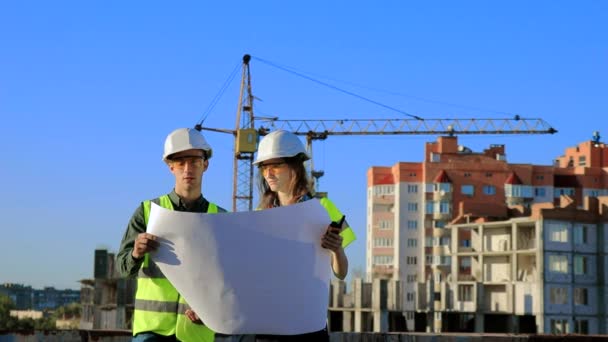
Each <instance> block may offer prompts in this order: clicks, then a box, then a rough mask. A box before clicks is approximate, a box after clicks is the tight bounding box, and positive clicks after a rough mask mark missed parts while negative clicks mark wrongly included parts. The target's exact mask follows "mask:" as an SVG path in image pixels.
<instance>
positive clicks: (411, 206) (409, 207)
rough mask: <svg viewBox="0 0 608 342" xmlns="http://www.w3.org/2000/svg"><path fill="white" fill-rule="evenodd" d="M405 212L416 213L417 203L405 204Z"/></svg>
mask: <svg viewBox="0 0 608 342" xmlns="http://www.w3.org/2000/svg"><path fill="white" fill-rule="evenodd" d="M407 211H410V212H416V211H418V203H416V202H410V203H408V204H407Z"/></svg>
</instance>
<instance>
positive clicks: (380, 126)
mask: <svg viewBox="0 0 608 342" xmlns="http://www.w3.org/2000/svg"><path fill="white" fill-rule="evenodd" d="M250 60H251V56H250V55H244V56H243V67H242V76H241V85H240V94H239V106H238V108H237V113H236V127H235V129H234V130H230V129H219V128H211V127H203V126H202V123H199V124H197V125H196V126H195V128H196V129H197V130H199V131H200V130H207V131H214V132H222V133H230V134H232V135H234V138H235V140H234V162H233V191H232V210H233V211H243V210H251V209H252V208H253V169H254V168H253V156H254V154H255V152H256V151H257V142H258V137H259V136H261V135H266V134H268V133H269V132H271V131H273V130H278V129H284V130H287V131H291V132H293V133H294V134H296V135H300V136H305V137H306V148H307V151H308V152H309V154H310V156H311V159H310V160H309V165H308V167H309V170H310V172H311V176H312V178H313V179H314V180H316V181H317V182H318V179H319V177H321V176H323V174H324V172H323V171H320V170H314V165H313V162H312V160H313V159H312V141H313V140H325V139H327V137H329V136H330V135H337V136H340V135H342V136H344V135H403V134H409V135H449V136H453V135H463V134H554V133H556V132H557V130H555V129H554V128H553V127H551V126H550V125H549V124H548V123H547V122H545V121H544V120H543V119H539V118H533V119H530V118H521V117H519V116H518V115H516V116H514V117H513V118H508V119H479V118H468V119H454V118H449V119H422V118H419V117H414V118H410V119H405V118H398V119H344V120H280V119H279V118H276V117H275V118H265V117H255V116H254V110H253V100H254V97H253V94H252V92H251V72H250V69H249V62H250ZM255 119H258V120H259V121H260V122H261V123H263V125H260V126H259V127H257V128H256V125H255V121H254V120H255ZM264 124H265V125H264Z"/></svg>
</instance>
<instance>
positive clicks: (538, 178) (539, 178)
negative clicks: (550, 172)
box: [536, 175, 545, 180]
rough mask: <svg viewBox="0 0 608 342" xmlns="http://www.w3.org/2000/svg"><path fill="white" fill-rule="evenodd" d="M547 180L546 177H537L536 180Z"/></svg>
mask: <svg viewBox="0 0 608 342" xmlns="http://www.w3.org/2000/svg"><path fill="white" fill-rule="evenodd" d="M543 179H545V176H543V175H536V180H543Z"/></svg>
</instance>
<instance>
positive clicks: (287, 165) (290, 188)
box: [216, 130, 355, 342]
mask: <svg viewBox="0 0 608 342" xmlns="http://www.w3.org/2000/svg"><path fill="white" fill-rule="evenodd" d="M308 159H310V157H309V156H308V154H307V153H306V150H305V148H304V145H303V144H302V142H301V141H300V139H299V138H298V137H297V136H296V135H295V134H293V133H291V132H287V131H284V130H278V131H274V132H272V133H270V134H268V135H266V136H265V137H264V138H263V139H262V140H261V141H260V145H259V149H258V154H257V158H256V160H255V162H254V164H255V165H257V166H258V169H259V188H260V204H259V206H258V209H261V210H264V209H269V208H274V207H279V206H286V205H290V204H295V203H300V202H304V201H307V200H310V199H312V198H313V196H312V194H311V189H310V184H309V182H308V179H307V177H306V169H305V167H304V161H306V160H308ZM320 203H321V205H323V206H324V207H325V209H326V210H327V212H328V214H329V216H330V218H331V220H332V221H333V222H332V223H331V224H330V225H329V226H328V229H327V232H326V233H325V234H324V235H323V236H322V238H321V246H322V247H323V248H326V249H328V250H329V251H330V252H331V268H332V270H333V273H334V275H335V276H336V277H338V278H340V279H344V278H345V277H346V274H347V273H348V259H347V257H346V254H345V253H344V247H346V246H347V245H348V244H350V243H351V242H352V241H354V240H355V235H354V233H353V231H352V230H351V229H350V227H349V226H348V223H346V222H345V220H344V215H342V213H341V212H340V211H339V210H338V209H337V208H336V206H335V205H334V204H333V203H332V202H331V201H330V200H329V199H327V198H322V199H321V200H320ZM237 340H238V341H264V342H270V341H281V342H282V341H329V334H328V332H327V328H325V329H323V330H320V331H315V332H310V333H307V334H302V335H245V336H243V335H239V336H235V335H222V334H216V341H237Z"/></svg>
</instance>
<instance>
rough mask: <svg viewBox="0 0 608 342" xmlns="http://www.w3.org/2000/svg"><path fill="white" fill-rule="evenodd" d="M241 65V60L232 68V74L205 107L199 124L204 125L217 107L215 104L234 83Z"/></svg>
mask: <svg viewBox="0 0 608 342" xmlns="http://www.w3.org/2000/svg"><path fill="white" fill-rule="evenodd" d="M240 66H241V62H240V61H239V62H238V63H237V64H236V66H235V67H234V69H233V70H232V72H231V73H230V75H228V78H227V79H226V81H224V84H223V85H222V87H221V88H220V90H219V91H218V93H217V94H215V96H214V97H213V99H212V100H211V103H209V105H208V106H207V109H205V111H204V112H203V114H202V115H201V119H200V121H199V123H198V125H197V126H202V125H203V122H205V120H206V119H207V117H208V116H209V114H211V111H212V110H213V108H215V106H216V105H217V103H218V101H219V100H220V98H221V97H222V96H223V95H224V93H225V92H226V89H227V88H228V85H230V83H232V80H234V77H235V76H236V74H237V73H238V71H239V69H240Z"/></svg>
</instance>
